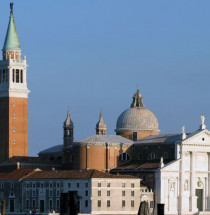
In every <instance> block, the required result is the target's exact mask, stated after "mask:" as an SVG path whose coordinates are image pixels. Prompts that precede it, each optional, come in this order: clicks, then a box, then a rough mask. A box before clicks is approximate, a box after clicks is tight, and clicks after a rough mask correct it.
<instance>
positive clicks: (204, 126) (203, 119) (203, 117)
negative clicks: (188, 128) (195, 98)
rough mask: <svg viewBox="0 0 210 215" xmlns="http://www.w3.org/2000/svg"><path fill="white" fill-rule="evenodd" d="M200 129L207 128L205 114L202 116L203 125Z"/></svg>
mask: <svg viewBox="0 0 210 215" xmlns="http://www.w3.org/2000/svg"><path fill="white" fill-rule="evenodd" d="M200 129H201V130H204V129H206V125H205V116H204V115H202V116H201V125H200Z"/></svg>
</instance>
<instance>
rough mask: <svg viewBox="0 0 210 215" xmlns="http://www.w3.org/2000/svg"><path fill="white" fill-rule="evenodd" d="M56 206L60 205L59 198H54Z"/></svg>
mask: <svg viewBox="0 0 210 215" xmlns="http://www.w3.org/2000/svg"><path fill="white" fill-rule="evenodd" d="M56 206H57V208H59V207H60V200H59V199H57V200H56Z"/></svg>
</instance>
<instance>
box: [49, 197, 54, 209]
mask: <svg viewBox="0 0 210 215" xmlns="http://www.w3.org/2000/svg"><path fill="white" fill-rule="evenodd" d="M49 203H50V204H49V205H50V207H52V205H53V204H52V199H50V202H49Z"/></svg>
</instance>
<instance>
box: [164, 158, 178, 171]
mask: <svg viewBox="0 0 210 215" xmlns="http://www.w3.org/2000/svg"><path fill="white" fill-rule="evenodd" d="M179 165H180V159H179V160H175V161H172V162H170V163H168V164H166V165H165V166H164V167H162V168H161V171H164V172H165V171H167V172H168V171H169V172H171V171H173V172H176V171H179Z"/></svg>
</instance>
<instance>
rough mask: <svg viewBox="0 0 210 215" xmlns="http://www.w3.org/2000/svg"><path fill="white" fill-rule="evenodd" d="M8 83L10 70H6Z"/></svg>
mask: <svg viewBox="0 0 210 215" xmlns="http://www.w3.org/2000/svg"><path fill="white" fill-rule="evenodd" d="M6 82H9V70H8V69H6Z"/></svg>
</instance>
